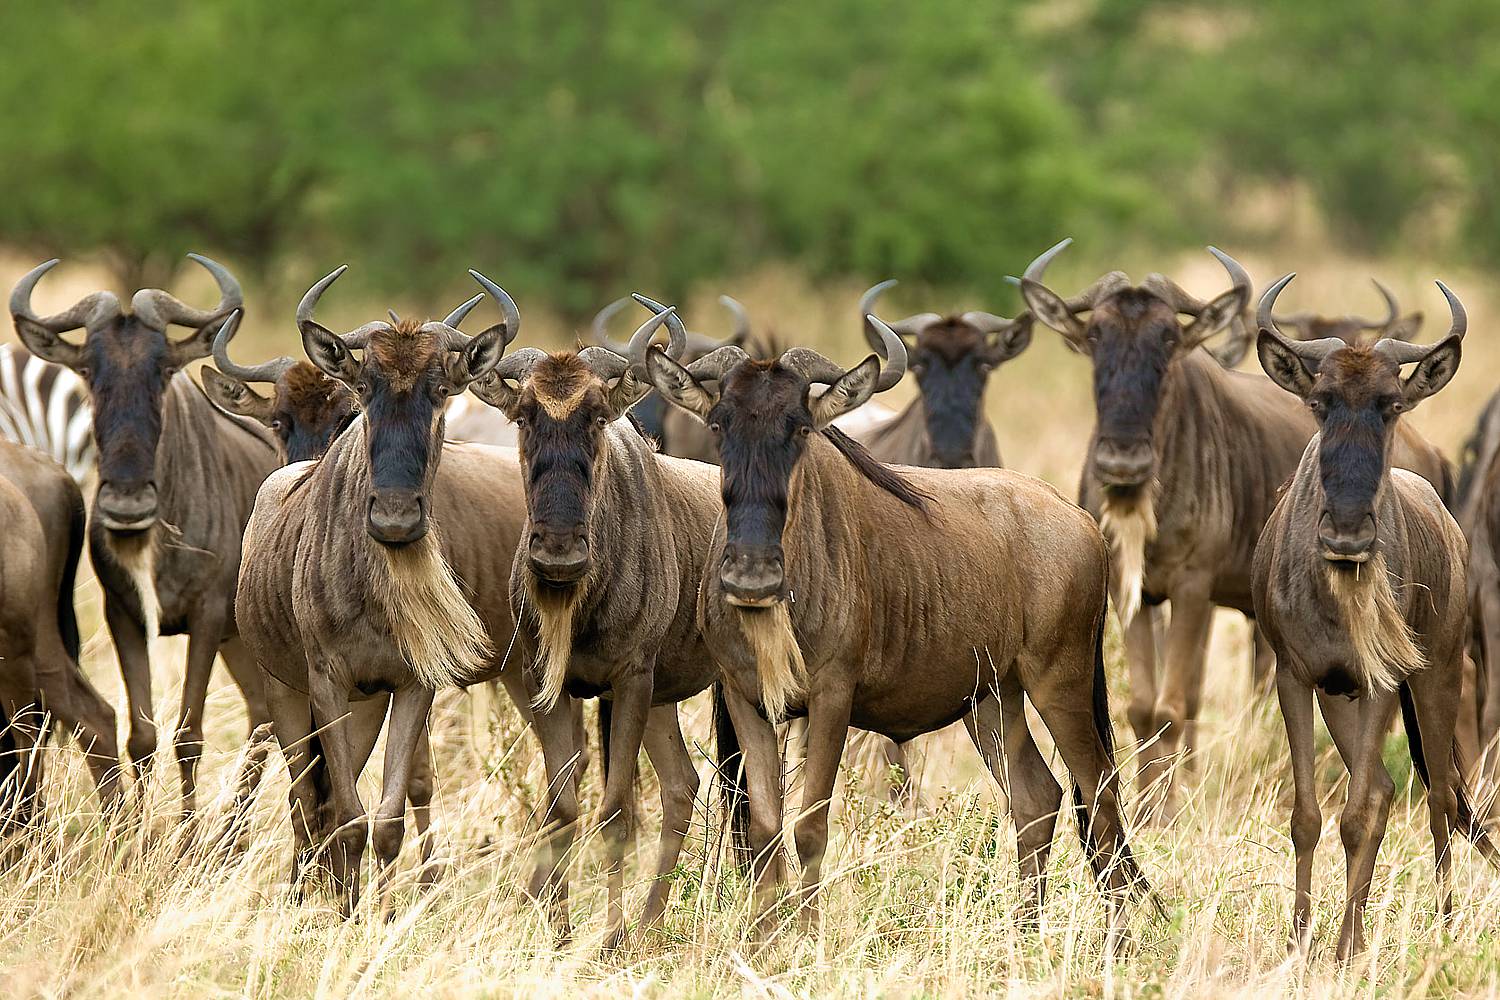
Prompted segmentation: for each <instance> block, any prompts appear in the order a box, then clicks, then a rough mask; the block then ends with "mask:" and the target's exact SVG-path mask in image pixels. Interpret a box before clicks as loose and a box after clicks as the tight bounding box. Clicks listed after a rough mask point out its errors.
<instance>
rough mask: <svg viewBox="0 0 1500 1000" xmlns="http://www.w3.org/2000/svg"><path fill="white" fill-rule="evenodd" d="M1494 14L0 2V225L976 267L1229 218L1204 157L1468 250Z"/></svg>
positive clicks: (384, 272) (567, 281) (562, 302)
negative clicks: (1071, 243) (1295, 183)
mask: <svg viewBox="0 0 1500 1000" xmlns="http://www.w3.org/2000/svg"><path fill="white" fill-rule="evenodd" d="M1497 29H1500V8H1494V7H1492V6H1490V5H1479V4H1456V3H1440V4H1426V5H1369V4H1359V3H1353V2H1351V0H1341V2H1330V3H1306V2H1292V0H1269V2H1266V3H1260V4H1246V3H1233V2H1229V0H1199V2H1197V3H1177V4H1166V3H1155V2H1148V0H1109V2H1105V0H1097V2H1092V3H1091V2H1088V0H1083V2H1080V3H1078V4H1069V5H1055V4H1045V3H1041V2H1038V0H1030V2H1027V0H1003V2H997V3H991V4H975V3H972V2H968V0H928V2H925V3H919V4H914V3H898V2H895V0H825V2H820V3H807V2H788V0H767V2H764V3H759V4H733V3H729V2H728V0H698V2H687V0H612V2H603V0H588V2H583V3H577V4H558V3H555V2H550V0H508V2H506V3H503V4H500V3H494V2H485V0H459V2H454V3H448V4H430V3H422V2H418V0H367V2H366V3H363V4H359V5H354V4H349V3H346V2H335V0H304V2H302V3H299V4H267V3H262V2H257V0H215V2H211V3H202V2H199V3H190V2H186V0H156V2H153V3H149V4H140V3H124V2H121V0H70V2H59V3H55V4H27V3H18V4H6V5H4V6H3V7H0V35H3V37H5V38H6V39H7V41H8V42H9V44H8V46H7V58H6V60H5V63H4V65H3V67H0V109H3V111H0V116H3V117H0V136H3V141H4V142H5V145H6V149H5V154H4V155H3V156H0V190H3V191H4V192H5V196H4V197H3V198H0V241H3V242H5V243H7V244H15V245H22V246H25V247H27V248H28V249H35V250H37V251H40V252H56V253H71V254H77V253H81V252H96V251H100V252H104V253H105V254H107V256H108V258H109V259H110V260H111V261H112V262H114V264H115V266H116V269H117V270H118V271H119V272H120V273H121V275H122V279H123V280H124V281H125V282H126V283H139V282H143V281H162V280H166V278H167V277H168V276H169V274H170V269H171V268H172V267H175V266H177V263H178V262H179V261H180V260H181V256H182V253H183V252H184V251H186V250H189V249H203V250H206V251H209V252H213V253H219V254H223V255H225V256H226V257H227V258H228V259H230V260H232V261H235V262H236V264H237V265H238V266H239V267H241V268H243V269H245V270H246V271H248V272H250V273H251V275H252V276H255V277H260V278H262V279H266V278H271V277H284V278H285V280H286V281H288V282H289V283H292V284H296V283H298V282H300V281H301V280H302V279H303V278H305V277H306V275H307V274H310V273H314V272H316V273H322V271H323V270H325V269H326V268H328V267H330V266H332V265H333V264H335V263H338V262H341V261H344V260H348V261H350V262H352V263H355V264H356V265H357V266H356V268H355V270H354V272H353V275H352V276H351V279H350V280H352V281H356V282H358V281H364V282H366V283H369V284H372V285H379V286H381V287H385V288H389V287H392V286H393V285H395V286H396V287H421V286H423V285H428V284H430V283H433V282H438V283H453V282H454V281H455V280H457V278H458V277H460V276H461V275H462V269H463V268H465V267H468V266H479V267H481V268H483V269H485V270H486V271H487V272H488V273H491V274H496V275H502V276H503V277H504V280H505V281H506V282H507V284H510V285H512V286H514V287H517V288H521V289H524V290H525V292H526V294H527V295H528V296H535V297H539V298H542V299H547V300H551V301H553V302H555V303H556V304H557V305H558V306H560V307H561V308H563V309H564V310H566V311H568V312H571V313H575V314H577V313H583V312H586V311H588V310H590V309H592V308H593V307H595V306H596V305H598V304H599V303H600V302H601V301H603V300H605V299H606V298H611V297H613V296H615V295H617V294H620V293H621V292H623V291H625V290H627V289H628V288H630V287H633V286H644V287H651V288H659V289H663V290H667V291H670V290H672V289H677V290H679V291H680V290H682V289H684V288H685V286H687V285H688V284H690V283H692V282H695V281H699V280H703V279H705V278H709V277H713V276H717V275H721V274H724V273H728V272H732V271H735V270H737V269H743V268H746V267H752V266H754V265H755V264H757V263H759V262H761V261H765V260H785V259H790V260H793V261H795V262H797V263H799V264H801V265H802V266H805V267H807V268H808V269H810V270H811V271H813V272H814V273H817V274H820V275H841V274H858V275H861V276H866V277H868V276H883V275H886V274H896V275H900V276H901V277H903V278H907V279H918V280H923V281H927V282H930V283H933V284H941V285H955V286H986V287H988V288H991V289H996V290H998V279H999V277H1000V276H1001V275H1003V274H1005V273H1007V272H1013V271H1015V270H1016V269H1017V268H1018V267H1020V266H1022V265H1023V264H1024V262H1025V260H1027V259H1028V258H1029V257H1030V256H1031V255H1032V254H1033V253H1035V252H1036V250H1038V249H1040V248H1041V247H1044V246H1046V245H1048V244H1050V243H1052V242H1053V241H1054V240H1055V239H1056V238H1057V237H1059V236H1061V235H1065V234H1073V235H1077V236H1079V237H1081V238H1082V241H1083V243H1084V245H1086V246H1087V245H1089V243H1090V242H1091V241H1090V240H1089V237H1090V236H1093V237H1095V239H1094V241H1092V242H1094V244H1095V245H1099V244H1103V243H1104V241H1105V239H1106V238H1107V239H1109V240H1110V241H1111V242H1112V243H1113V244H1114V245H1116V246H1117V245H1119V244H1120V243H1121V242H1125V241H1140V240H1144V241H1147V242H1157V243H1175V242H1180V241H1185V240H1188V239H1191V240H1192V241H1193V242H1201V241H1202V240H1203V239H1205V238H1214V239H1223V238H1225V236H1226V234H1225V233H1224V232H1223V230H1225V229H1226V228H1227V229H1229V230H1230V232H1229V233H1228V234H1227V235H1229V236H1234V235H1236V232H1235V230H1236V227H1235V226H1234V225H1233V223H1234V221H1235V220H1234V219H1233V218H1232V213H1231V212H1229V211H1227V210H1226V203H1227V200H1228V195H1230V194H1232V193H1233V192H1234V190H1235V188H1236V186H1237V185H1238V184H1240V183H1241V182H1243V181H1245V180H1250V181H1279V180H1284V179H1300V180H1301V181H1303V182H1304V183H1305V185H1306V186H1307V187H1308V188H1309V189H1310V190H1311V191H1312V192H1313V193H1314V195H1315V196H1316V198H1317V200H1318V202H1319V204H1320V206H1321V208H1322V210H1323V212H1324V213H1325V214H1326V216H1327V217H1328V219H1329V220H1330V221H1331V223H1332V224H1333V226H1334V228H1335V231H1336V232H1337V233H1339V234H1342V235H1344V236H1345V237H1346V238H1347V239H1348V240H1350V241H1351V242H1356V243H1359V244H1371V245H1372V246H1371V248H1372V249H1375V248H1381V249H1384V248H1385V246H1386V245H1389V244H1391V243H1393V242H1395V241H1397V240H1398V239H1405V238H1407V237H1408V234H1409V233H1410V232H1411V231H1412V229H1413V227H1414V226H1416V225H1417V224H1419V223H1421V222H1422V221H1423V220H1424V219H1425V218H1427V216H1428V215H1430V214H1431V210H1432V209H1433V208H1434V207H1450V208H1456V209H1457V211H1449V212H1448V213H1447V214H1446V216H1444V217H1445V218H1447V219H1449V220H1453V219H1457V220H1458V221H1457V222H1451V221H1450V223H1449V224H1448V226H1447V228H1448V230H1451V233H1448V234H1446V235H1447V236H1451V238H1452V240H1454V241H1458V242H1459V243H1460V244H1461V245H1462V246H1464V247H1467V248H1470V249H1472V250H1473V251H1475V252H1477V253H1478V254H1480V255H1485V256H1489V257H1494V256H1496V255H1500V194H1497V193H1496V192H1497V191H1500V185H1497V184H1496V183H1494V181H1495V180H1496V179H1497V178H1496V177H1495V174H1496V170H1497V168H1496V167H1495V164H1496V163H1497V162H1500V156H1497V155H1496V153H1497V150H1496V148H1495V146H1496V143H1497V141H1500V129H1497V127H1496V126H1497V122H1496V115H1495V113H1494V111H1493V110H1492V109H1493V102H1492V100H1491V99H1490V96H1489V95H1490V94H1491V93H1492V92H1493V91H1494V89H1495V87H1494V84H1495V83H1496V82H1500V46H1497V45H1494V44H1489V42H1490V41H1491V40H1493V39H1494V37H1495V35H1496V33H1497ZM1428 228H1430V227H1426V228H1423V229H1422V230H1421V231H1422V232H1423V233H1424V234H1425V235H1424V238H1425V239H1428V241H1429V242H1431V241H1432V240H1433V239H1436V237H1435V236H1433V235H1432V234H1431V233H1429V232H1428ZM1445 238H1446V236H1445ZM1107 249H1108V246H1107V245H1106V246H1105V247H1103V248H1102V250H1107ZM293 276H295V277H296V279H297V280H296V281H293V280H292V277H293ZM674 294H675V293H674Z"/></svg>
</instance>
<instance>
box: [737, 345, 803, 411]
mask: <svg viewBox="0 0 1500 1000" xmlns="http://www.w3.org/2000/svg"><path fill="white" fill-rule="evenodd" d="M806 391H807V380H806V379H805V378H803V377H802V376H801V375H799V374H797V373H796V372H794V371H792V370H791V369H790V368H784V367H782V365H781V363H780V362H779V361H756V360H753V359H751V360H748V361H742V362H740V363H739V364H738V365H736V366H735V367H734V369H733V370H732V371H730V372H729V374H728V376H727V377H726V378H725V380H724V387H723V393H722V395H721V397H720V398H721V400H722V401H723V402H724V403H727V404H729V405H730V406H731V407H733V409H734V410H735V412H736V413H739V414H742V415H744V416H746V417H749V418H752V419H764V418H769V417H775V416H778V415H780V414H783V413H785V412H786V411H787V410H789V409H792V408H793V407H797V406H800V405H802V400H803V396H804V394H805V393H806Z"/></svg>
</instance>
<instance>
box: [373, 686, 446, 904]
mask: <svg viewBox="0 0 1500 1000" xmlns="http://www.w3.org/2000/svg"><path fill="white" fill-rule="evenodd" d="M432 695H433V691H432V689H431V688H429V687H423V686H422V685H420V684H418V683H416V682H415V681H410V682H408V683H407V684H405V685H403V686H402V687H400V688H398V689H397V690H396V693H395V694H393V695H392V696H391V715H390V725H389V726H388V727H387V731H386V739H385V773H384V774H383V775H382V776H381V798H380V806H379V807H378V808H377V809H376V811H375V828H374V831H373V832H372V834H371V839H372V840H373V842H374V846H375V857H376V858H377V859H378V860H379V862H380V882H379V886H380V900H381V909H382V910H383V911H384V913H385V917H386V919H387V920H389V919H391V917H392V916H394V912H395V911H393V910H392V909H391V906H390V888H391V873H392V872H393V871H394V869H395V864H396V856H397V855H398V854H400V853H401V841H402V840H403V839H404V837H405V834H406V792H407V788H408V785H409V782H410V780H411V774H412V755H413V754H414V753H416V749H417V745H418V743H420V742H422V741H421V736H422V734H423V733H424V732H425V731H426V729H427V715H428V713H429V712H430V711H431V710H432ZM423 749H426V747H425V745H424V747H423Z"/></svg>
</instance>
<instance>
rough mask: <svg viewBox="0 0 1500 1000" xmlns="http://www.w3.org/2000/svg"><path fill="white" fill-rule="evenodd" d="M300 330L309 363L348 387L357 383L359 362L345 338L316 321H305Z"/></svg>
mask: <svg viewBox="0 0 1500 1000" xmlns="http://www.w3.org/2000/svg"><path fill="white" fill-rule="evenodd" d="M298 329H299V330H300V331H301V332H302V350H304V351H306V352H307V359H308V360H309V361H311V362H312V363H313V364H315V365H317V366H318V369H319V370H320V371H321V372H322V373H323V374H324V375H327V376H328V377H329V378H336V379H338V380H339V381H340V382H343V383H345V384H346V385H353V384H354V383H355V381H356V380H357V379H358V378H359V362H358V361H356V360H355V359H354V352H352V351H350V350H349V345H347V344H345V343H344V341H343V338H341V337H340V336H339V335H338V334H336V333H334V332H333V331H332V330H330V329H328V328H327V327H326V326H323V325H322V324H321V323H319V322H317V321H316V320H310V319H308V320H303V321H302V322H301V323H299V324H298Z"/></svg>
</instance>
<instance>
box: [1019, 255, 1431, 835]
mask: <svg viewBox="0 0 1500 1000" xmlns="http://www.w3.org/2000/svg"><path fill="white" fill-rule="evenodd" d="M1070 242H1071V240H1063V241H1062V242H1061V243H1058V244H1057V245H1056V246H1054V247H1052V248H1051V249H1050V250H1048V251H1046V252H1045V253H1043V254H1042V255H1041V256H1039V257H1038V258H1037V259H1036V260H1034V261H1033V262H1032V263H1031V265H1030V266H1029V267H1028V268H1027V269H1026V273H1025V275H1024V277H1023V278H1022V281H1021V285H1022V294H1023V296H1024V297H1025V299H1026V302H1027V304H1028V305H1029V306H1030V308H1031V311H1032V312H1033V314H1035V315H1036V317H1037V318H1038V319H1039V320H1041V321H1042V322H1043V323H1045V324H1046V325H1047V326H1049V327H1051V328H1053V329H1054V330H1056V331H1058V332H1059V333H1061V334H1062V335H1063V336H1064V337H1065V338H1067V340H1068V343H1069V344H1070V345H1072V346H1073V347H1075V348H1077V350H1078V351H1079V352H1080V353H1083V354H1085V355H1086V356H1088V357H1089V359H1090V361H1091V363H1092V365H1093V370H1094V380H1093V381H1094V384H1093V396H1094V409H1095V423H1094V431H1093V435H1092V437H1091V439H1090V442H1089V456H1088V460H1087V462H1086V464H1085V466H1084V470H1083V474H1082V484H1081V488H1080V494H1081V498H1082V502H1083V505H1084V506H1085V507H1086V508H1087V509H1088V510H1089V511H1090V513H1092V514H1093V515H1094V516H1095V517H1096V518H1097V519H1098V520H1099V523H1100V526H1101V527H1102V528H1103V529H1104V534H1105V536H1106V537H1107V538H1108V539H1109V540H1110V544H1111V546H1112V548H1113V550H1114V560H1113V567H1112V570H1113V576H1114V580H1113V587H1114V592H1115V607H1116V610H1117V611H1118V612H1119V616H1120V620H1121V623H1122V625H1123V626H1124V629H1125V651H1126V659H1127V661H1128V663H1129V665H1130V687H1131V692H1130V709H1129V716H1130V724H1131V727H1132V728H1133V729H1134V730H1135V734H1136V738H1137V739H1138V740H1139V741H1141V742H1142V743H1143V744H1144V743H1147V742H1148V741H1150V740H1151V739H1152V738H1153V737H1157V738H1158V739H1157V742H1156V743H1154V744H1152V745H1151V746H1149V747H1148V748H1147V749H1146V750H1145V751H1144V753H1143V755H1142V763H1141V766H1140V768H1139V770H1138V779H1139V782H1140V786H1141V789H1142V791H1143V793H1145V795H1146V796H1147V798H1148V800H1156V801H1155V803H1154V804H1155V805H1161V806H1165V807H1167V809H1170V807H1171V806H1172V805H1173V804H1174V803H1175V797H1176V791H1177V783H1178V782H1177V775H1176V769H1175V768H1174V767H1173V764H1174V762H1175V761H1176V760H1177V759H1178V755H1179V754H1180V753H1182V752H1183V751H1190V750H1191V749H1192V748H1193V746H1194V745H1195V739H1196V732H1195V729H1196V725H1197V719H1198V709H1199V704H1200V701H1201V698H1202V692H1203V670H1204V660H1205V656H1206V653H1207V643H1208V635H1209V628H1210V625H1211V623H1212V618H1213V610H1214V606H1215V605H1220V606H1223V607H1230V608H1235V609H1236V610H1239V611H1241V612H1243V613H1245V614H1247V615H1253V614H1254V604H1253V600H1252V592H1251V586H1250V573H1251V563H1252V560H1253V556H1254V552H1255V542H1256V539H1257V538H1259V536H1260V530H1261V527H1262V526H1263V525H1264V524H1265V521H1266V518H1267V517H1269V516H1270V513H1271V509H1272V507H1273V506H1274V505H1275V502H1276V490H1277V488H1278V487H1279V486H1280V485H1281V484H1282V483H1284V482H1286V481H1287V479H1288V478H1289V477H1290V476H1291V474H1292V472H1293V471H1294V470H1295V469H1296V468H1297V462H1298V461H1299V459H1300V458H1301V456H1302V451H1303V448H1304V447H1305V446H1306V444H1307V441H1308V439H1309V438H1311V437H1312V435H1313V434H1314V432H1315V431H1316V424H1315V422H1314V420H1313V419H1312V415H1311V414H1310V413H1308V412H1307V410H1306V408H1305V407H1303V406H1302V405H1301V404H1300V403H1299V402H1298V400H1297V398H1296V397H1295V396H1292V395H1289V394H1287V393H1286V392H1285V391H1283V390H1282V389H1281V388H1280V387H1279V386H1277V385H1276V383H1274V382H1272V381H1270V380H1269V379H1266V378H1264V377H1262V376H1260V375H1252V374H1248V373H1243V372H1236V371H1229V370H1226V369H1225V368H1224V367H1223V366H1222V365H1221V364H1220V363H1219V361H1217V360H1216V359H1215V358H1213V357H1211V356H1210V355H1209V354H1208V352H1206V351H1202V350H1198V348H1199V346H1200V345H1202V344H1203V342H1204V341H1205V340H1206V339H1207V338H1209V337H1211V336H1213V335H1214V334H1215V333H1218V332H1219V331H1221V330H1223V329H1225V328H1226V327H1229V326H1230V325H1231V324H1232V323H1233V322H1234V321H1235V320H1236V318H1238V317H1240V316H1241V315H1242V314H1243V312H1244V309H1245V303H1246V302H1247V301H1248V299H1249V296H1250V276H1249V274H1247V273H1246V272H1245V269H1244V268H1243V267H1241V266H1240V265H1239V264H1238V263H1237V262H1236V261H1235V260H1234V259H1233V258H1231V257H1230V256H1228V255H1227V254H1225V253H1223V252H1221V251H1219V250H1216V249H1213V248H1210V251H1211V252H1212V253H1213V254H1214V256H1215V257H1217V258H1218V260H1219V262H1220V263H1221V264H1222V265H1223V266H1224V268H1225V270H1226V271H1227V272H1228V274H1229V277H1230V288H1229V289H1228V290H1227V291H1224V292H1222V293H1220V294H1219V295H1217V296H1216V297H1214V298H1213V299H1211V300H1209V301H1206V302H1205V301H1200V300H1199V299H1196V298H1194V297H1193V296H1191V295H1189V294H1188V293H1187V292H1186V291H1184V290H1183V289H1182V288H1181V287H1179V286H1178V285H1177V284H1176V283H1175V282H1173V281H1172V280H1171V279H1169V278H1166V277H1164V276H1162V275H1160V274H1153V275H1150V276H1148V277H1147V278H1146V279H1145V280H1144V281H1143V282H1142V283H1141V284H1140V285H1139V286H1133V285H1132V284H1131V283H1130V279H1129V278H1128V277H1126V275H1125V274H1124V273H1123V272H1120V271H1112V272H1109V273H1108V274H1105V275H1104V276H1103V277H1101V278H1099V279H1098V280H1097V281H1095V282H1094V284H1093V285H1091V286H1090V287H1089V288H1088V289H1086V290H1085V291H1084V292H1082V293H1081V294H1079V295H1077V296H1074V297H1073V298H1069V299H1064V298H1062V297H1061V296H1059V295H1057V294H1056V293H1055V292H1053V291H1051V290H1050V289H1048V288H1047V287H1046V286H1045V285H1043V284H1042V276H1043V273H1044V271H1045V269H1046V267H1047V265H1048V264H1049V263H1050V262H1051V260H1052V259H1053V258H1054V257H1055V256H1056V255H1057V254H1058V253H1060V252H1061V251H1062V250H1063V248H1065V247H1066V246H1067V245H1068V244H1069V243H1070ZM1084 314H1086V316H1087V318H1084ZM1183 316H1185V317H1187V318H1188V321H1187V322H1186V323H1184V322H1181V321H1180V319H1179V317H1183ZM1396 435H1397V436H1396V451H1395V461H1396V464H1397V465H1399V466H1401V467H1403V468H1408V469H1412V470H1413V471H1415V472H1418V473H1420V474H1422V475H1423V476H1425V477H1427V479H1428V480H1429V481H1430V482H1432V483H1433V484H1434V485H1440V484H1445V483H1446V482H1447V480H1448V478H1449V476H1448V469H1447V463H1446V462H1444V461H1443V458H1442V456H1441V455H1440V454H1439V453H1438V452H1437V450H1436V449H1434V448H1432V447H1431V446H1430V445H1428V444H1427V443H1426V442H1425V441H1423V440H1422V439H1421V437H1420V436H1419V435H1418V434H1416V432H1415V431H1412V430H1411V429H1409V428H1408V427H1407V426H1405V425H1402V426H1400V427H1398V428H1397V431H1396ZM1142 601H1144V602H1145V603H1146V604H1148V605H1155V604H1160V603H1162V602H1164V601H1165V602H1168V603H1169V604H1170V606H1171V621H1170V625H1169V627H1168V629H1167V632H1166V657H1165V669H1164V672H1163V673H1162V675H1161V677H1160V678H1158V676H1157V669H1156V664H1157V653H1156V637H1155V635H1154V632H1153V629H1152V627H1151V622H1150V618H1149V616H1148V615H1144V614H1139V615H1138V614H1137V613H1136V612H1137V610H1139V608H1140V605H1141V603H1142ZM1148 807H1149V805H1148Z"/></svg>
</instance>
